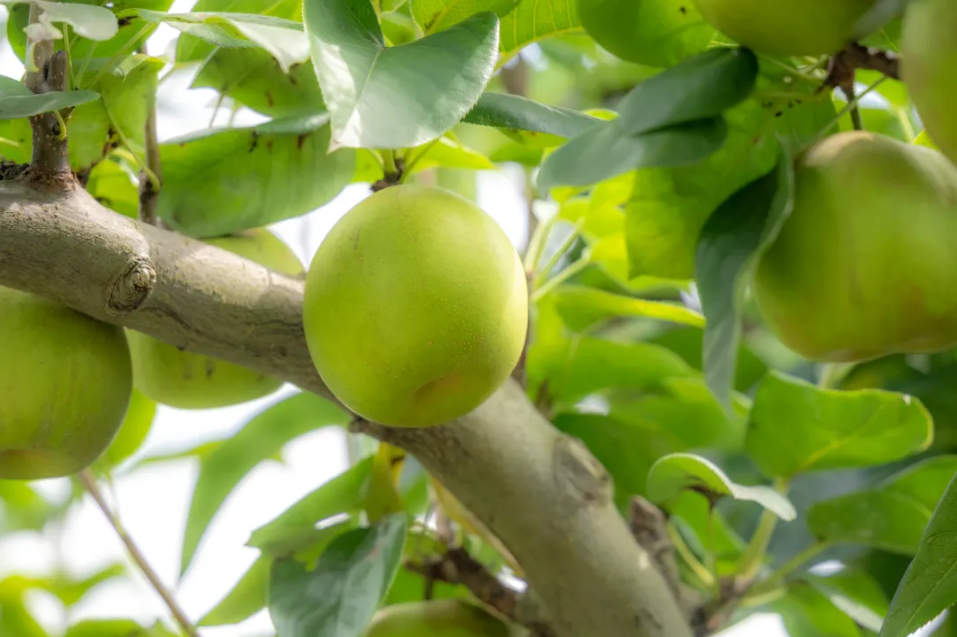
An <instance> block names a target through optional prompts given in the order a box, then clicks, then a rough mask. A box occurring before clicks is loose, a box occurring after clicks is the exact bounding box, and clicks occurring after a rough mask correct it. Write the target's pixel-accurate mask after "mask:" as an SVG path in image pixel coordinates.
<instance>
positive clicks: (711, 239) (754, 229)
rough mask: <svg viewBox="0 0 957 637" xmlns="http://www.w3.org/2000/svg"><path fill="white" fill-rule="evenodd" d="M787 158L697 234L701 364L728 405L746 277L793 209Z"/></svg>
mask: <svg viewBox="0 0 957 637" xmlns="http://www.w3.org/2000/svg"><path fill="white" fill-rule="evenodd" d="M793 192H794V171H793V169H792V168H791V158H790V156H789V155H788V154H787V153H782V154H781V158H780V160H779V162H778V169H777V170H776V171H773V172H771V173H768V174H767V175H765V176H764V177H762V178H760V179H758V180H757V181H754V182H752V183H750V184H748V185H747V186H745V187H744V188H742V189H741V190H739V191H738V192H736V193H735V194H734V195H732V196H731V198H729V199H728V200H727V201H725V202H724V203H723V204H721V206H720V207H719V208H718V209H717V210H716V211H715V212H714V214H712V215H711V218H710V219H708V221H707V223H705V226H704V228H703V229H702V230H701V236H700V237H699V239H698V249H697V254H696V256H695V271H696V272H697V283H698V294H699V296H700V298H701V308H702V310H703V311H704V313H705V316H706V317H707V319H708V324H707V326H706V327H705V331H704V346H703V350H702V364H703V367H704V375H705V379H706V380H707V382H708V386H709V387H710V388H711V391H713V392H714V393H715V395H716V396H717V397H718V398H719V399H720V400H721V401H722V402H725V403H727V402H729V401H730V396H731V389H732V386H733V385H734V378H735V371H736V366H737V354H738V349H739V346H740V340H741V321H740V316H739V313H740V308H741V304H742V301H743V297H744V294H745V292H746V290H747V286H748V281H749V275H750V272H751V269H752V267H753V264H754V263H755V259H756V258H757V256H758V254H760V249H761V247H762V246H763V245H767V244H768V243H770V241H771V239H772V238H773V237H774V236H776V235H777V230H778V228H779V227H780V226H781V224H783V223H784V220H785V218H786V217H787V216H788V215H789V214H790V213H791V208H792V207H793V204H794V201H793V199H794V195H793Z"/></svg>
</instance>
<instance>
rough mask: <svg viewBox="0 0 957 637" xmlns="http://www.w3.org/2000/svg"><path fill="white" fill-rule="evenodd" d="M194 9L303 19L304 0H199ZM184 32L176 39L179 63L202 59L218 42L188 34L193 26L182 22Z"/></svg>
mask: <svg viewBox="0 0 957 637" xmlns="http://www.w3.org/2000/svg"><path fill="white" fill-rule="evenodd" d="M192 11H193V12H194V13H214V14H216V13H240V14H247V15H248V14H258V15H262V16H272V17H276V18H282V19H286V20H293V21H295V22H302V0H274V1H273V2H270V3H268V4H266V3H264V2H263V1H262V0H198V1H197V2H196V4H195V5H193V8H192ZM179 29H180V31H182V35H180V36H179V38H177V40H176V61H177V63H187V62H200V61H202V60H205V59H206V58H208V57H209V55H210V54H212V53H213V51H214V49H215V48H216V45H214V44H212V43H210V42H208V41H206V40H204V39H201V38H200V37H196V36H194V35H190V34H189V30H190V27H189V26H187V27H185V28H184V27H183V26H182V25H180V26H179Z"/></svg>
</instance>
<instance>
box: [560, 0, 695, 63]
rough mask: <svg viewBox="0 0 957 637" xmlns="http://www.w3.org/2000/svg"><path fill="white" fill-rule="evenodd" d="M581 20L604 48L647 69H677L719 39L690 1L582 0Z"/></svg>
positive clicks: (579, 0)
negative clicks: (681, 62) (680, 64)
mask: <svg viewBox="0 0 957 637" xmlns="http://www.w3.org/2000/svg"><path fill="white" fill-rule="evenodd" d="M578 18H579V20H581V23H582V27H584V29H585V31H586V32H587V33H588V35H590V36H591V37H592V38H594V40H595V42H597V43H598V44H599V45H601V46H602V48H604V49H605V50H607V51H608V52H609V53H611V54H612V55H615V56H617V57H619V58H621V59H622V60H627V61H629V62H634V63H636V64H643V65H645V66H653V67H661V68H664V67H668V66H673V65H675V64H677V63H678V62H680V61H681V60H683V59H684V58H686V57H688V56H690V55H693V54H695V53H700V52H701V51H703V50H704V49H705V48H706V47H707V46H708V44H709V43H710V42H711V38H712V36H713V35H714V28H713V27H712V26H711V25H710V24H708V23H707V22H705V20H704V18H703V17H702V15H701V12H700V11H698V9H697V8H696V7H695V6H694V5H693V4H692V3H690V2H688V0H578Z"/></svg>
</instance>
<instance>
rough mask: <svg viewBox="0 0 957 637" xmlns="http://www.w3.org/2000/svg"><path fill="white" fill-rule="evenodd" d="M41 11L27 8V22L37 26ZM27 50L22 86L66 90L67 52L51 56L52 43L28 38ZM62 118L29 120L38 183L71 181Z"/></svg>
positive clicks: (33, 168) (44, 116)
mask: <svg viewBox="0 0 957 637" xmlns="http://www.w3.org/2000/svg"><path fill="white" fill-rule="evenodd" d="M42 12H43V9H41V8H40V7H39V6H38V5H36V4H32V5H30V23H31V25H38V24H39V22H40V14H41V13H42ZM27 44H28V46H27V51H28V52H29V55H31V56H32V60H31V62H32V67H31V64H30V63H28V64H27V67H28V69H29V70H28V71H27V75H26V78H25V82H24V83H25V84H26V85H27V88H29V89H30V90H31V91H33V92H34V93H37V94H40V93H49V92H50V91H66V90H67V89H68V88H69V87H68V83H69V82H68V67H69V62H68V60H67V56H66V53H65V52H63V51H59V52H56V53H54V47H53V40H49V39H46V37H45V36H42V35H41V36H39V37H37V38H36V39H34V36H33V35H31V36H29V38H28V41H27ZM63 122H64V118H63V117H61V116H60V115H59V114H57V113H42V114H40V115H36V116H34V117H31V118H30V125H31V128H32V129H33V156H32V158H31V161H30V168H31V171H32V172H33V174H34V176H35V178H36V179H37V180H38V181H50V182H57V181H61V180H62V181H72V179H73V173H72V172H71V171H70V157H69V149H68V148H67V141H66V131H65V130H63V126H64V123H63Z"/></svg>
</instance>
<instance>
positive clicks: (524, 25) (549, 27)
mask: <svg viewBox="0 0 957 637" xmlns="http://www.w3.org/2000/svg"><path fill="white" fill-rule="evenodd" d="M578 31H581V23H580V22H579V20H578V1H577V0H522V1H521V2H520V3H519V5H518V6H517V7H515V10H514V11H512V12H511V13H509V14H508V15H507V16H505V17H504V18H502V26H501V34H502V36H501V40H500V41H499V56H498V66H503V65H504V64H505V63H506V62H508V61H509V60H510V59H511V58H513V57H514V56H515V55H517V54H518V52H519V51H521V50H522V49H524V48H525V47H526V46H528V45H529V44H532V43H533V42H538V41H539V40H543V39H545V38H551V37H556V36H560V35H567V34H570V33H575V32H578Z"/></svg>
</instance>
